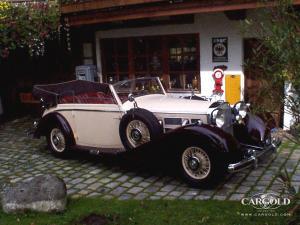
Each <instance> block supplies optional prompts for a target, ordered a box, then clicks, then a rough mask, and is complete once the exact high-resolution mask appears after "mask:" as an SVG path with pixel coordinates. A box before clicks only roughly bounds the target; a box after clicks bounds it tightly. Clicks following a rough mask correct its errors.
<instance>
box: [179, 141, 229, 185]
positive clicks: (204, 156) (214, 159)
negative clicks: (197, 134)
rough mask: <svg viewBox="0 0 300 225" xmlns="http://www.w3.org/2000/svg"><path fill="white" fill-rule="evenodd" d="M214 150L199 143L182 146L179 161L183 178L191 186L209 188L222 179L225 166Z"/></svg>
mask: <svg viewBox="0 0 300 225" xmlns="http://www.w3.org/2000/svg"><path fill="white" fill-rule="evenodd" d="M219 158H220V157H218V155H216V153H215V152H213V151H210V150H206V148H203V147H201V146H199V145H192V146H187V147H185V148H183V150H182V151H181V152H180V154H179V160H178V161H179V163H180V167H181V172H182V175H183V178H184V179H185V180H186V181H187V182H188V183H189V184H190V185H191V186H193V187H202V188H211V187H212V186H214V185H216V184H217V183H218V182H220V181H221V180H222V179H223V176H224V174H225V167H224V166H223V163H221V160H220V159H219Z"/></svg>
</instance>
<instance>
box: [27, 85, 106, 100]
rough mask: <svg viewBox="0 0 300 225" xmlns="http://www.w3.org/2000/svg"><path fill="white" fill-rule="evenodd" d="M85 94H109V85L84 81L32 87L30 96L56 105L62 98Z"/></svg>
mask: <svg viewBox="0 0 300 225" xmlns="http://www.w3.org/2000/svg"><path fill="white" fill-rule="evenodd" d="M85 92H103V93H109V92H110V90H109V85H108V84H103V83H96V82H91V81H85V80H73V81H68V82H63V83H57V84H46V85H34V87H33V91H32V94H33V96H34V97H35V98H36V99H41V98H42V99H43V100H44V101H45V102H46V103H48V104H51V105H56V104H58V102H59V100H60V99H61V98H62V97H63V96H76V95H78V94H81V93H85Z"/></svg>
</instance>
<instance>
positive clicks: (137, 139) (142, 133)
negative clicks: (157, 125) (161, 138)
mask: <svg viewBox="0 0 300 225" xmlns="http://www.w3.org/2000/svg"><path fill="white" fill-rule="evenodd" d="M126 136H127V139H128V141H129V143H130V144H131V146H133V147H134V148H135V147H138V146H140V145H141V144H144V143H146V142H148V141H150V132H149V129H148V127H147V126H146V124H144V123H143V122H142V121H140V120H132V121H130V123H129V124H128V125H127V128H126Z"/></svg>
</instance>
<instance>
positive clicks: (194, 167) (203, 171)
mask: <svg viewBox="0 0 300 225" xmlns="http://www.w3.org/2000/svg"><path fill="white" fill-rule="evenodd" d="M181 163H182V167H183V169H184V171H185V172H186V174H187V175H188V176H189V177H191V178H193V179H196V180H202V179H205V178H206V177H207V176H208V175H209V174H210V172H211V161H210V158H209V156H208V154H207V153H206V152H205V151H204V150H203V149H202V148H200V147H188V148H186V149H185V150H184V151H183V153H182V157H181Z"/></svg>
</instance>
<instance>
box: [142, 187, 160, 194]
mask: <svg viewBox="0 0 300 225" xmlns="http://www.w3.org/2000/svg"><path fill="white" fill-rule="evenodd" d="M159 189H160V188H159V187H156V186H150V187H147V188H145V190H144V192H150V193H155V192H157V191H158V190H159Z"/></svg>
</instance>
